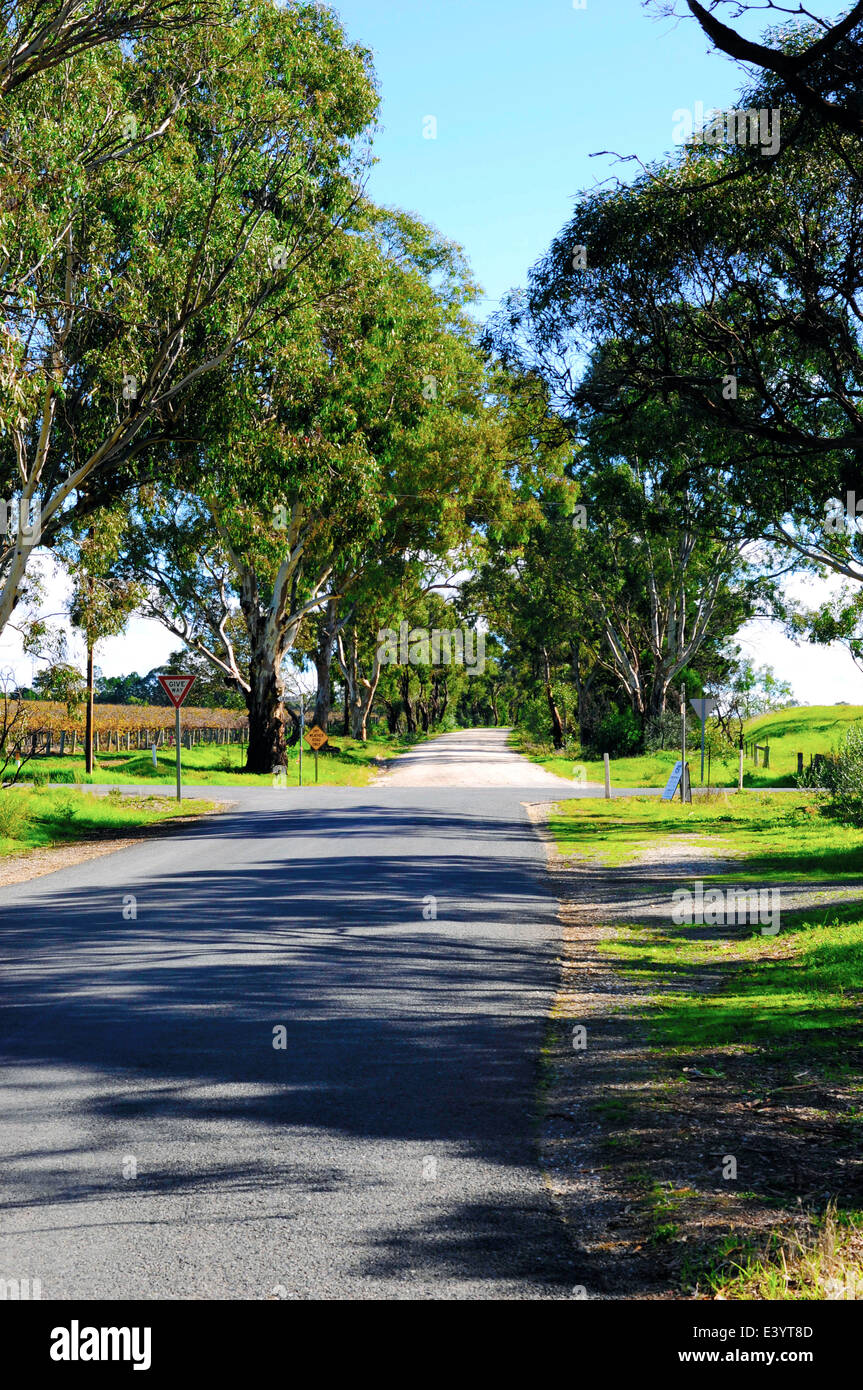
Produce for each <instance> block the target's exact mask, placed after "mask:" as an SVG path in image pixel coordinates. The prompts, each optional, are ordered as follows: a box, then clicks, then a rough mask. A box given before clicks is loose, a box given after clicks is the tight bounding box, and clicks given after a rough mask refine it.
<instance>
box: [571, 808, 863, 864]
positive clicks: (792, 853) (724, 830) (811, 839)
mask: <svg viewBox="0 0 863 1390" xmlns="http://www.w3.org/2000/svg"><path fill="white" fill-rule="evenodd" d="M549 824H550V826H551V829H552V832H553V834H554V835H555V838H556V840H557V843H558V845H559V847H560V850H561V852H562V853H564V854H574V855H577V856H578V857H580V858H585V859H592V860H594V861H595V862H598V863H603V864H607V865H610V866H613V865H618V864H628V863H630V862H631V861H632V859H633V858H634V857H636V856H637V855H638V854H639V853H640V852H641V851H643V850H647V849H649V848H650V847H651V845H653V844H655V843H656V841H657V839H663V840H664V839H669V838H673V837H674V836H676V835H679V836H683V837H685V838H687V839H688V838H690V837H692V836H693V835H695V836H702V835H706V836H709V837H710V843H711V844H712V845H713V846H715V847H716V848H717V849H718V850H719V851H720V852H721V854H722V855H723V856H725V857H727V858H729V859H735V860H738V861H740V867H739V868H735V870H734V872H733V874H731V875H727V876H726V877H729V878H733V879H734V882H735V883H737V882H747V881H757V882H772V881H785V880H789V879H793V880H794V881H795V882H797V881H798V880H800V881H806V880H812V881H813V882H816V881H817V880H818V879H819V878H821V879H827V878H829V879H841V878H848V879H863V830H858V829H855V828H853V827H851V826H847V825H841V824H840V823H838V822H837V821H835V820H828V819H827V818H826V817H824V816H823V815H822V814H821V812H820V810H819V808H818V807H817V805H816V804H815V803H814V802H813V799H812V796H811V795H810V794H807V793H805V792H789V793H788V795H787V796H783V797H782V798H781V799H779V798H776V797H773V796H771V795H770V794H769V792H758V791H753V792H743V793H741V794H738V793H737V792H713V793H711V795H710V796H707V795H705V796H704V797H699V798H698V799H697V800H696V801H693V802H691V803H690V804H686V803H684V802H681V801H661V800H660V799H659V798H658V797H627V798H625V799H619V800H614V801H610V802H608V801H606V800H605V799H604V798H600V799H595V798H591V799H590V800H589V801H588V800H584V801H577V802H576V801H572V802H564V803H563V804H562V807H561V809H560V810H558V811H557V812H556V813H554V814H553V815H552V816H551V818H550V821H549ZM701 877H702V878H704V879H708V878H709V879H711V881H713V880H716V881H717V882H720V881H721V880H722V878H723V875H721V874H711V873H710V866H709V865H707V866H706V867H705V871H704V873H703V874H702V875H701Z"/></svg>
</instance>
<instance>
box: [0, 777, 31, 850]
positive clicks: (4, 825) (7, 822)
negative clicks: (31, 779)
mask: <svg viewBox="0 0 863 1390" xmlns="http://www.w3.org/2000/svg"><path fill="white" fill-rule="evenodd" d="M31 819H32V810H31V806H30V797H29V796H28V795H27V793H26V792H20V791H13V790H9V789H7V790H6V791H0V840H21V839H23V838H24V832H25V831H26V829H27V826H28V825H29V824H30V821H31Z"/></svg>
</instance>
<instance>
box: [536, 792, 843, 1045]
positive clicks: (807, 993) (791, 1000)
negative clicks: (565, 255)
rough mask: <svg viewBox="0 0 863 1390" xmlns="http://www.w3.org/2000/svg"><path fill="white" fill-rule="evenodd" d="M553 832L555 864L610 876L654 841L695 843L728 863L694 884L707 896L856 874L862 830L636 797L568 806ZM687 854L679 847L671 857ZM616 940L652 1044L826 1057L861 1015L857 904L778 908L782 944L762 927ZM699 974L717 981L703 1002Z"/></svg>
mask: <svg viewBox="0 0 863 1390" xmlns="http://www.w3.org/2000/svg"><path fill="white" fill-rule="evenodd" d="M549 828H550V830H551V832H552V834H553V836H554V838H555V841H556V843H557V846H558V848H559V850H560V851H561V853H563V854H572V855H574V856H577V857H579V858H582V859H585V860H587V861H590V862H594V863H601V864H606V865H609V866H615V865H619V864H625V863H629V862H631V861H632V860H633V859H634V858H636V857H637V856H638V854H639V853H640V852H641V851H642V850H645V849H649V848H650V846H652V845H656V844H657V842H660V843H667V842H668V840H669V839H672V841H673V838H674V837H675V836H682V837H685V838H686V839H691V838H693V837H697V838H698V839H700V840H701V841H702V843H704V844H709V845H710V846H711V847H715V848H717V849H718V850H719V851H720V854H721V855H727V856H729V857H733V858H735V860H736V863H735V867H734V869H733V871H727V872H716V873H711V872H710V870H711V864H710V861H709V860H707V861H705V863H704V867H703V869H699V871H698V874H697V877H698V878H700V879H703V880H704V881H705V883H710V884H711V885H721V884H724V883H728V884H746V883H753V882H756V883H764V882H769V883H772V884H775V883H777V882H780V883H781V882H783V881H786V880H793V881H794V883H796V884H806V883H812V884H815V885H817V884H819V883H822V882H824V881H825V880H827V879H829V880H831V881H832V880H834V879H839V880H840V881H841V880H842V879H843V878H844V879H857V880H859V879H860V878H861V875H863V830H859V829H852V828H850V827H847V826H841V825H837V824H836V823H835V822H834V821H831V820H828V819H827V818H825V817H824V816H822V815H821V814H820V812H819V811H818V809H817V807H815V806H814V805H812V804H811V799H810V798H808V797H807V796H806V794H804V793H796V794H792V795H789V796H788V797H783V798H782V799H781V800H777V799H776V798H774V797H771V796H769V795H768V794H759V793H757V792H756V793H749V794H747V793H743V794H742V795H738V794H736V793H731V794H725V793H724V794H720V795H718V796H716V797H714V798H711V799H710V800H705V801H703V802H694V803H693V804H692V805H683V804H681V803H680V802H676V803H675V802H670V803H669V802H664V803H663V802H657V801H655V800H653V799H648V798H646V797H642V798H638V797H634V798H632V799H631V800H630V799H628V800H620V801H615V802H612V803H607V802H605V801H599V802H597V801H586V800H578V801H567V802H564V803H562V804H561V805H560V806H558V807H556V808H555V811H554V813H553V814H552V816H551V817H550V820H549ZM681 853H682V854H684V855H685V847H683V846H682V847H681ZM691 882H692V877H690V876H688V877H686V878H683V879H682V880H681V882H680V883H679V884H676V885H675V884H672V883H669V887H668V898H669V912H668V916H667V918H663V920H662V922H661V923H659V924H654V923H651V924H650V925H648V926H626V927H620V928H619V930H618V932H617V935H616V938H615V939H614V940H612V941H610V942H607V943H606V944H605V946H604V948H603V949H604V950H605V951H606V952H607V953H608V954H609V955H611V956H613V957H614V958H615V959H616V960H617V962H618V963H619V964H620V966H621V968H622V969H623V970H624V971H625V973H626V974H627V975H628V976H629V977H630V978H632V979H633V980H635V981H637V982H638V984H639V985H640V986H641V987H642V989H644V990H646V991H647V995H646V1003H645V1011H644V1019H645V1021H646V1022H647V1023H648V1024H649V1030H650V1036H651V1038H652V1040H653V1042H654V1043H655V1044H656V1045H658V1046H661V1047H663V1048H679V1049H682V1050H685V1051H692V1050H695V1051H697V1050H698V1049H700V1048H704V1047H708V1046H709V1047H711V1048H713V1047H722V1046H732V1045H734V1044H735V1043H736V1042H739V1041H740V1039H743V1038H745V1039H746V1040H748V1041H749V1042H752V1043H758V1042H761V1041H769V1042H770V1043H772V1044H777V1043H781V1044H782V1045H783V1047H785V1046H787V1047H789V1048H793V1049H796V1048H799V1047H812V1046H816V1045H817V1046H820V1047H824V1048H826V1049H827V1050H828V1051H829V1050H830V1048H831V1046H832V1044H833V1036H832V1035H833V1030H835V1029H837V1028H846V1027H851V1026H859V1024H860V1022H861V1012H863V917H862V916H861V908H860V904H859V902H854V901H852V902H849V903H833V904H829V905H828V904H825V905H824V906H817V907H809V908H807V909H806V910H805V911H795V912H790V911H788V910H785V909H783V910H782V913H781V929H780V932H779V934H778V935H776V936H773V935H762V934H761V932H760V929H759V928H758V926H753V927H751V928H750V927H747V926H743V927H737V928H735V927H734V926H730V927H716V928H713V929H708V935H707V936H705V934H704V932H705V929H704V928H703V927H692V926H687V925H686V924H684V925H679V926H678V925H675V924H674V923H673V922H672V920H671V894H672V891H673V889H674V887H690V886H691ZM705 967H708V968H711V969H714V968H716V967H719V968H721V969H722V970H723V975H724V983H723V985H722V987H721V988H720V989H719V990H718V991H716V992H713V993H710V994H708V995H704V994H702V993H700V992H693V990H692V989H691V987H690V986H691V984H692V982H693V980H694V978H695V977H696V975H697V974H698V972H699V971H700V970H702V969H704V968H705Z"/></svg>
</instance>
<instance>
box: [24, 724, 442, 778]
mask: <svg viewBox="0 0 863 1390" xmlns="http://www.w3.org/2000/svg"><path fill="white" fill-rule="evenodd" d="M423 737H425V735H422V734H405V735H401V736H396V737H392V738H390V737H388V738H385V739H384V738H380V737H378V738H373V739H370V740H369V741H368V743H360V742H358V741H357V740H356V739H350V738H342V737H341V736H338V737H334V739H333V742H334V743H335V745H336V746H337V748H338V752H331V753H322V754H320V755H319V756H318V780H319V782H320V783H322V784H325V785H327V786H340V787H364V786H366V785H367V783H368V782H369V781H370V780H371V778H372V777H373V776H374V774H375V772H377V771H378V770H379V767H380V766H381V764H382V763H383V762H385V761H386V760H388V759H390V758H394V757H397V756H398V754H399V753H403V752H405V751H406V749H408V748H410V747H412V745H413V744H415V743H418V742H419V741H420V740H421V739H422V738H423ZM245 756H246V755H245V749H244V748H242V747H241V746H240V745H239V744H233V745H232V744H223V745H219V744H201V745H200V746H198V747H195V748H191V749H189V748H184V749H183V750H182V766H183V781H184V783H185V784H187V785H189V786H226V785H230V786H249V787H269V786H273V785H274V784H275V783H274V778H273V775H272V774H269V775H259V774H255V773H246V772H243V764H244V762H245ZM34 777H35V778H36V779H37V780H42V779H44V781H46V782H54V783H56V782H64V783H72V782H76V783H81V784H82V785H87V784H89V783H99V784H102V785H106V784H107V785H110V786H122V785H125V786H129V785H134V784H138V785H140V784H142V783H148V782H152V783H153V784H154V785H158V784H164V785H173V783H174V780H175V777H176V753H175V751H174V749H173V748H160V749H157V752H156V767H154V766H153V758H152V754H151V753H149V752H147V753H135V752H132V753H122V752H121V753H106V754H102V755H100V756H99V757H98V758H96V759H95V761H94V770H93V773H92V774H91V775H90V776H87V774H86V773H85V771H84V756H83V754H82V753H78V754H76V755H75V756H74V757H71V756H66V757H63V758H59V757H56V758H55V757H50V758H47V757H39V758H34V759H33V760H32V761H31V762H29V763H27V765H26V767H25V768H24V769H23V770H22V775H21V780H22V781H23V782H28V781H32V780H33V779H34ZM285 779H286V782H287V785H288V786H296V785H297V784H298V781H299V752H298V750H297V749H296V748H292V749H290V750H289V752H288V758H287V761H286V764H285ZM314 780H315V758H314V754H313V753H312V751H311V749H310V748H306V749H305V751H304V753H303V785H304V786H307V785H309V784H312V783H314Z"/></svg>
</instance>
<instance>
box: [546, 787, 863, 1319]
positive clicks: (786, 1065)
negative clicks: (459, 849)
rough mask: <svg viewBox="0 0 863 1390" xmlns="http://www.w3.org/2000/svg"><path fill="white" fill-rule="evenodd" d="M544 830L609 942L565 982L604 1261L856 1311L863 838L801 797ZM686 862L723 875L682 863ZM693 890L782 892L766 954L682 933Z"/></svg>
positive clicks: (715, 1293) (645, 812)
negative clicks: (598, 1181) (683, 900)
mask: <svg viewBox="0 0 863 1390" xmlns="http://www.w3.org/2000/svg"><path fill="white" fill-rule="evenodd" d="M549 828H550V830H551V832H552V835H553V837H554V840H555V843H556V846H557V849H558V852H559V854H560V856H561V861H560V862H562V863H563V864H564V865H565V864H567V863H569V864H572V865H573V872H574V875H575V879H574V881H575V884H576V885H578V884H579V882H580V883H581V884H582V885H583V888H582V891H583V892H588V891H589V893H590V895H591V903H592V905H593V903H594V902H595V904H596V912H597V914H598V918H599V920H600V921H601V922H607V926H605V927H603V928H602V930H601V932H600V933H599V935H598V936H597V937H595V944H594V945H593V946H592V948H591V951H590V956H591V958H592V960H591V964H590V966H589V973H588V975H587V976H586V977H584V976H577V977H576V978H581V979H582V980H584V979H585V978H586V980H587V986H586V988H587V991H588V997H590V998H591V999H592V1000H593V1001H594V1006H595V1007H596V1008H597V1009H598V1015H597V1018H596V1020H595V1021H594V1023H593V1024H592V1025H591V1026H592V1030H593V1036H594V1038H599V1039H601V1040H603V1042H602V1047H601V1048H600V1049H599V1051H598V1052H597V1053H596V1054H594V1059H593V1060H592V1061H591V1059H590V1055H589V1054H585V1058H584V1059H582V1062H581V1063H580V1064H579V1065H580V1067H581V1070H580V1071H579V1073H578V1077H579V1082H578V1091H577V1094H578V1096H579V1103H580V1104H582V1105H583V1106H585V1107H586V1109H587V1112H588V1114H589V1117H590V1122H592V1123H593V1124H594V1125H595V1126H596V1127H597V1130H598V1133H599V1136H600V1139H599V1149H600V1153H601V1156H602V1159H603V1162H602V1165H601V1167H602V1171H603V1176H604V1182H605V1183H606V1187H607V1190H608V1191H609V1192H610V1193H612V1194H613V1195H614V1200H617V1201H618V1202H619V1209H620V1211H621V1212H622V1213H624V1214H623V1215H621V1216H620V1218H619V1220H615V1221H614V1223H613V1224H614V1227H615V1231H614V1235H615V1245H616V1248H617V1249H618V1250H620V1251H621V1252H623V1253H624V1254H625V1256H626V1258H628V1259H629V1260H630V1262H631V1264H633V1262H634V1264H635V1265H637V1264H638V1261H640V1260H641V1261H644V1262H645V1264H644V1267H645V1268H649V1269H650V1271H651V1274H652V1275H653V1276H656V1277H658V1278H664V1279H666V1280H667V1286H671V1287H674V1288H675V1289H676V1290H677V1296H680V1294H681V1293H683V1294H686V1295H688V1296H690V1297H696V1298H699V1297H715V1298H741V1299H750V1298H757V1299H762V1298H770V1299H822V1298H863V1203H861V1190H863V1182H861V1179H863V1159H861V1139H863V1037H861V1024H863V885H861V890H860V892H859V893H854V891H853V889H852V890H851V892H852V896H851V897H850V898H849V897H848V896H847V893H848V888H847V887H845V888H842V887H841V885H842V884H845V885H847V884H848V883H849V881H850V880H851V879H852V878H854V879H856V880H857V881H858V882H860V880H861V878H863V831H860V830H857V829H854V828H851V827H847V826H841V825H838V824H837V823H836V822H835V821H833V820H830V819H828V818H827V817H825V816H824V815H822V814H821V812H820V811H819V809H818V807H817V806H816V805H814V804H812V802H811V801H810V800H808V799H807V797H806V796H805V795H804V794H802V793H801V794H794V795H790V796H788V797H783V798H782V799H781V801H780V800H778V799H776V798H771V797H770V796H767V795H759V794H757V793H751V794H746V793H744V794H743V795H742V796H739V795H736V794H734V795H721V796H718V797H716V798H712V799H711V800H710V801H703V802H696V803H694V804H693V805H692V806H684V805H681V804H680V803H671V804H663V803H659V802H657V801H655V800H650V799H647V798H641V799H639V798H632V799H631V800H625V801H624V800H621V801H615V802H613V803H606V802H603V801H600V802H597V801H586V800H577V801H570V802H565V803H562V804H561V805H560V806H558V807H557V808H555V811H554V813H553V814H552V816H551V818H550V821H549ZM698 849H702V850H704V851H710V850H714V851H716V852H717V854H718V857H719V858H733V859H734V861H735V863H734V869H733V871H732V872H729V871H727V870H725V869H723V868H721V867H719V866H717V872H713V873H711V867H712V866H711V863H710V859H709V858H705V859H704V860H703V861H701V862H702V863H703V869H702V868H700V867H698V862H696V864H694V865H693V864H692V863H687V860H688V859H691V858H693V857H694V854H695V853H696V852H697V850H698ZM669 851H670V855H669V853H668V852H669ZM639 861H643V863H642V867H640V868H639ZM621 866H627V868H626V874H625V876H624V875H622V874H619V873H615V870H616V869H619V868H621ZM606 867H607V868H609V869H610V870H611V872H609V873H608V874H606V873H605V872H604V870H605V868H606ZM696 873H697V875H698V877H699V878H703V879H704V880H705V881H706V882H708V881H709V883H710V884H711V885H717V884H721V883H724V882H733V883H739V882H747V881H748V882H752V881H753V880H754V881H758V880H761V881H767V882H769V883H770V884H771V885H773V884H776V883H779V884H785V885H788V884H789V881H793V888H794V893H795V897H794V898H793V902H794V907H793V908H792V909H786V908H785V907H784V906H783V909H782V912H781V925H780V930H779V932H778V934H776V935H773V934H762V933H761V930H760V927H759V926H758V925H749V924H747V923H743V924H736V925H735V924H733V923H727V924H716V925H714V924H711V923H710V922H709V921H708V922H706V923H701V924H686V923H683V924H676V923H675V922H674V920H673V918H672V914H671V901H672V893H673V892H674V890H675V889H676V888H679V887H680V888H691V886H692V882H693V880H694V877H695V874H696ZM681 874H682V877H679V875H681ZM579 876H581V877H579ZM828 881H830V882H834V881H835V882H836V883H837V885H839V886H840V891H842V892H844V893H845V894H846V897H845V900H843V901H833V902H830V901H828V898H829V891H828V890H827V888H826V884H827V882H828ZM615 894H617V897H615ZM783 897H784V895H783ZM575 901H576V902H577V898H576V900H575ZM624 907H625V911H624V910H621V909H622V908H624ZM596 920H597V919H596V918H594V927H593V930H594V933H595V932H596V926H595V922H596ZM587 954H588V953H587V952H586V950H585V947H584V944H583V942H582V944H581V945H579V946H578V949H577V951H576V958H577V959H578V961H579V966H580V967H583V964H584V961H585V959H586V957H587ZM582 988H583V989H584V988H585V985H584V984H582ZM603 1001H605V1002H604V1003H603ZM591 1066H593V1067H594V1068H595V1072H594V1073H593V1074H592V1073H591V1071H590V1067H591ZM592 1075H593V1078H594V1079H593V1080H591V1076H592ZM632 1277H633V1278H634V1277H635V1276H632Z"/></svg>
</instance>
